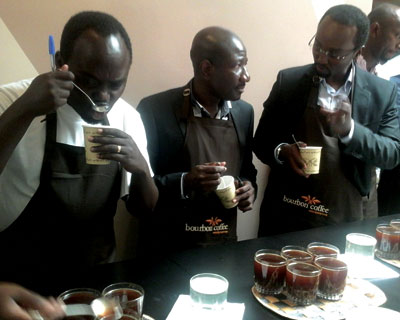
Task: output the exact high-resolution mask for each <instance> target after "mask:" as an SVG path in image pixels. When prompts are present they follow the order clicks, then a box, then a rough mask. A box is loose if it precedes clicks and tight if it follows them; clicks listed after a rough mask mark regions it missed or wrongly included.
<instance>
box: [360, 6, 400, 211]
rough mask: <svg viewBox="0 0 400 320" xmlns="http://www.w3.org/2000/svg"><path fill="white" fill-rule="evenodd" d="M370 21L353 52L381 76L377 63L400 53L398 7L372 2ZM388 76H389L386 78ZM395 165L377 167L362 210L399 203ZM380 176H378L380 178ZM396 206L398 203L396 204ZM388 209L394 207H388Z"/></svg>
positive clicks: (362, 67) (380, 63) (384, 208)
mask: <svg viewBox="0 0 400 320" xmlns="http://www.w3.org/2000/svg"><path fill="white" fill-rule="evenodd" d="M368 19H369V21H370V28H369V36H368V40H367V43H366V44H365V46H364V47H363V48H362V49H361V51H360V54H359V55H358V56H357V59H356V63H357V66H358V67H360V68H361V69H363V70H366V71H368V72H370V73H371V74H374V75H377V76H379V77H381V75H380V74H379V72H378V71H377V70H379V66H381V65H385V64H386V63H387V62H388V61H390V60H391V59H393V58H394V57H395V56H396V55H398V54H399V53H400V7H399V6H396V5H394V4H390V3H380V4H379V5H377V6H374V7H373V9H372V11H371V12H370V14H369V15H368ZM387 80H389V79H387ZM397 171H399V169H397V168H395V169H393V170H383V171H382V174H380V173H381V171H380V169H379V168H377V171H376V176H377V177H376V179H375V177H373V181H372V183H373V184H377V183H378V182H379V187H378V197H377V195H376V190H374V189H372V190H371V193H370V194H369V197H368V199H365V210H376V207H377V206H378V212H379V214H380V215H382V214H383V213H384V212H387V211H388V210H389V208H390V207H391V206H392V205H393V204H394V203H399V205H400V200H397V198H398V197H396V196H395V195H396V194H398V192H399V191H400V189H399V188H396V184H397V185H398V186H399V187H400V179H399V181H397V179H394V177H395V176H396V172H397ZM380 178H382V179H380ZM399 209H400V206H399ZM389 212H391V213H395V211H391V210H389Z"/></svg>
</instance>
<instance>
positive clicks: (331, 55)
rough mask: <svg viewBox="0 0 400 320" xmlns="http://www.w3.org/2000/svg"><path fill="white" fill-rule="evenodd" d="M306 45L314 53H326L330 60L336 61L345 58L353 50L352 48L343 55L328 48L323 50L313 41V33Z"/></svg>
mask: <svg viewBox="0 0 400 320" xmlns="http://www.w3.org/2000/svg"><path fill="white" fill-rule="evenodd" d="M308 46H309V47H310V48H311V49H312V50H313V51H314V52H315V53H319V54H324V55H326V56H327V57H328V58H329V59H332V60H336V61H340V60H343V59H345V58H346V57H347V56H348V55H349V54H351V53H353V51H354V50H355V48H354V49H352V50H351V51H350V52H349V53H346V54H344V55H338V54H335V53H332V52H330V51H329V50H326V51H325V50H323V49H322V48H321V47H320V46H319V45H318V44H317V43H315V35H313V37H312V38H311V40H310V41H309V42H308Z"/></svg>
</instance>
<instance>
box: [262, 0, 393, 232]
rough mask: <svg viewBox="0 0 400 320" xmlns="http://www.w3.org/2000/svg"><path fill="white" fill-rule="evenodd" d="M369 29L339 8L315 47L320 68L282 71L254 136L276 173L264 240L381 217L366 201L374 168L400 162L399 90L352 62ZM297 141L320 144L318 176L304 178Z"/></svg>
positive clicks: (352, 10)
mask: <svg viewBox="0 0 400 320" xmlns="http://www.w3.org/2000/svg"><path fill="white" fill-rule="evenodd" d="M368 29H369V21H368V18H367V17H366V15H365V14H364V13H363V12H362V11H361V10H360V9H358V8H356V7H354V6H351V5H339V6H334V7H332V8H330V9H329V10H328V11H327V12H326V13H325V14H324V16H323V17H322V19H321V20H320V22H319V24H318V28H317V32H316V34H315V36H314V37H313V38H312V40H311V41H310V43H309V45H310V47H311V48H312V53H313V57H314V64H312V65H306V66H302V67H296V68H291V69H286V70H283V71H281V72H279V74H278V79H277V81H276V83H275V84H274V86H273V89H272V91H271V93H270V96H269V98H268V99H267V101H266V102H265V103H264V111H263V114H262V117H261V119H260V123H259V125H258V128H257V131H256V134H255V147H254V152H255V154H256V155H257V156H258V157H259V159H260V160H261V161H263V162H264V163H266V164H268V165H269V166H270V167H271V173H270V176H269V181H268V185H267V188H266V191H265V196H264V199H263V203H262V207H261V212H260V227H259V235H260V236H263V235H268V234H274V233H282V232H289V231H295V230H301V229H307V228H312V227H318V226H323V225H329V224H336V223H340V222H346V221H355V220H362V219H365V218H369V217H374V216H377V210H375V212H368V213H367V214H366V213H364V210H363V199H364V198H365V197H368V195H369V194H370V193H371V189H372V188H375V185H373V184H371V180H372V176H373V175H374V174H375V166H378V167H381V168H388V169H389V168H393V167H394V166H396V165H397V164H398V163H399V161H400V150H399V147H400V132H399V123H398V119H397V114H396V106H395V96H396V89H395V87H394V86H393V85H391V84H390V83H388V82H387V81H384V80H381V79H379V78H377V77H375V76H372V75H371V74H369V73H367V72H365V71H363V70H361V69H359V68H358V67H356V66H355V65H354V64H353V60H354V59H355V57H356V56H357V55H358V54H359V52H360V49H361V48H362V47H363V45H364V44H365V42H366V41H367V38H368ZM338 98H340V99H338ZM294 138H296V139H297V140H298V141H301V142H299V144H300V145H302V146H305V145H308V146H322V152H321V160H320V169H319V174H313V175H307V174H306V173H305V172H304V169H305V167H306V162H305V161H304V160H303V158H302V157H301V156H300V153H299V148H298V145H297V144H296V143H293V140H294Z"/></svg>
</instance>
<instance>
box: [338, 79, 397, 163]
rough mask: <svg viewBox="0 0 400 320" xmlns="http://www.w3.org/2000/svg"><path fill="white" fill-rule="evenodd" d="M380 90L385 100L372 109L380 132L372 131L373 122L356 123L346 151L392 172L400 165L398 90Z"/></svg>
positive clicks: (382, 88) (375, 104) (376, 102)
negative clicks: (392, 169)
mask: <svg viewBox="0 0 400 320" xmlns="http://www.w3.org/2000/svg"><path fill="white" fill-rule="evenodd" d="M388 84H389V83H388ZM377 90H380V91H383V92H382V93H381V95H380V96H381V98H382V99H381V100H380V101H374V103H372V104H371V105H370V108H375V109H372V110H371V113H372V114H374V113H375V114H376V117H375V118H376V119H377V121H379V123H378V124H377V130H374V129H373V128H371V126H373V123H370V124H365V125H364V124H361V123H359V122H358V121H356V120H355V124H354V134H353V137H352V139H351V141H350V142H349V143H348V144H346V145H345V146H344V148H343V151H344V152H345V153H346V154H348V155H351V156H353V157H355V158H357V159H359V160H361V161H363V162H365V163H366V164H368V165H373V166H377V167H379V168H382V169H391V168H393V167H395V166H396V165H397V164H399V163H400V129H399V121H398V117H397V110H396V88H395V87H394V86H393V87H392V90H391V92H390V90H384V87H383V86H380V87H378V88H377ZM385 92H389V94H385ZM382 104H383V107H382ZM379 109H381V110H382V109H383V111H381V112H379ZM367 126H369V127H367Z"/></svg>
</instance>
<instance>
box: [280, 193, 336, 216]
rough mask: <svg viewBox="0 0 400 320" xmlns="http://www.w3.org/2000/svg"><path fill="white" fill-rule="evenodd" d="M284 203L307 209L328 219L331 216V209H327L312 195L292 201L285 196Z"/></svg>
mask: <svg viewBox="0 0 400 320" xmlns="http://www.w3.org/2000/svg"><path fill="white" fill-rule="evenodd" d="M282 201H283V202H286V203H289V204H291V205H294V206H297V207H301V208H304V209H306V210H307V211H308V212H310V213H313V214H318V215H321V216H325V217H327V216H328V215H329V208H326V207H325V206H324V205H323V204H322V203H321V201H320V200H318V199H317V198H316V197H311V196H310V195H307V196H301V199H291V198H289V197H287V196H286V195H283V199H282Z"/></svg>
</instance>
